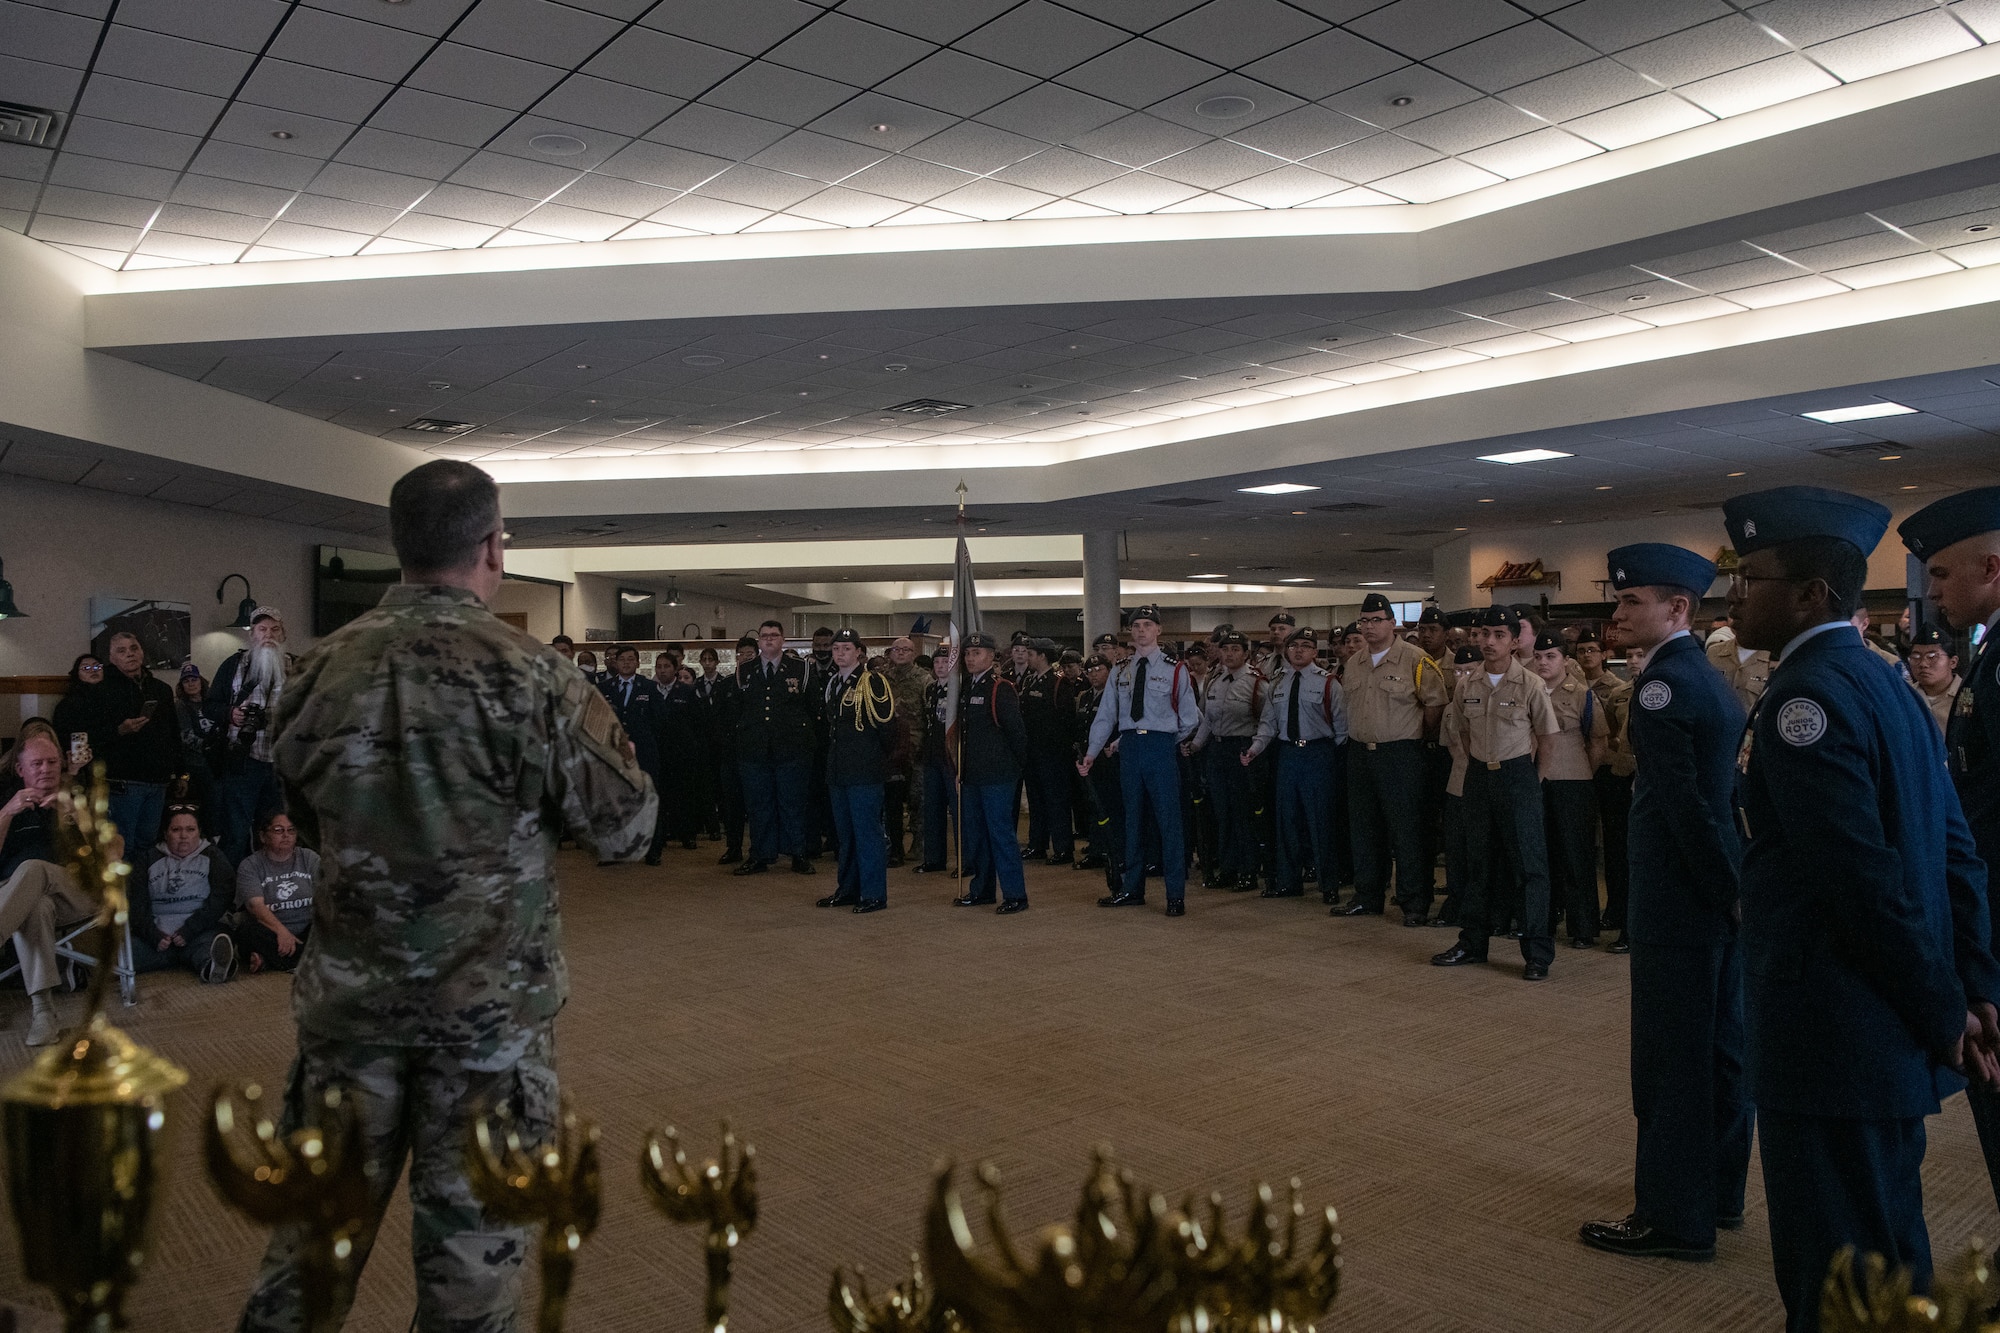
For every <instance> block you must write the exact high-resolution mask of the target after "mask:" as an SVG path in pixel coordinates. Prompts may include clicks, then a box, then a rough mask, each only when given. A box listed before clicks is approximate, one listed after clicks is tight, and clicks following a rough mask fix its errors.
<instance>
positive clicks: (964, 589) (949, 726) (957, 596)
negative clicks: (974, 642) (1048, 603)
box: [944, 482, 979, 771]
mask: <svg viewBox="0 0 2000 1333" xmlns="http://www.w3.org/2000/svg"><path fill="white" fill-rule="evenodd" d="M960 485H961V487H962V486H963V485H964V483H963V482H961V483H960ZM978 628H979V589H978V588H977V587H976V586H975V585H974V583H973V581H972V552H971V550H970V549H969V548H967V546H966V544H965V535H964V534H963V533H961V534H959V538H958V556H957V559H956V560H954V561H953V563H952V571H951V623H950V624H949V625H947V626H946V627H945V643H946V644H947V645H948V646H949V647H950V649H951V654H952V659H953V666H952V672H951V675H950V676H949V677H948V678H947V682H946V684H945V696H944V697H945V705H944V715H945V718H946V719H947V721H946V723H945V733H944V738H945V745H944V753H945V758H946V760H947V761H948V762H950V763H951V765H952V767H953V769H954V771H956V769H957V766H958V745H959V734H958V692H959V689H960V688H961V686H962V683H963V682H964V679H965V673H964V672H962V671H960V670H958V666H957V661H958V658H959V655H960V653H961V651H962V650H963V648H964V645H965V636H966V635H968V634H970V633H972V632H973V631H974V630H977V629H978Z"/></svg>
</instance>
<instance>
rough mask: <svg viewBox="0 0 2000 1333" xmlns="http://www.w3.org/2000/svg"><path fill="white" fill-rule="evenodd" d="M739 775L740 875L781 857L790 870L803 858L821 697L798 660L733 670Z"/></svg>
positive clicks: (760, 661)
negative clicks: (746, 826) (744, 822)
mask: <svg viewBox="0 0 2000 1333" xmlns="http://www.w3.org/2000/svg"><path fill="white" fill-rule="evenodd" d="M736 688H737V692H738V696H739V702H738V705H737V712H736V772H737V775H738V777H740V778H741V779H742V783H743V808H744V812H745V814H746V815H748V817H749V823H750V856H749V859H748V860H746V861H744V863H743V864H742V865H740V866H738V867H736V872H735V873H737V874H739V875H748V874H755V873H756V872H757V871H760V870H764V869H766V868H768V867H769V866H770V864H771V862H773V861H775V860H777V859H778V857H779V856H781V855H789V856H791V857H792V858H793V865H794V867H795V868H809V867H810V864H811V863H810V862H807V861H805V859H804V858H805V856H806V837H807V830H806V823H807V801H808V800H809V795H808V791H809V787H810V785H811V784H810V782H809V781H808V779H809V773H808V770H809V769H810V768H811V767H812V762H813V756H814V751H815V745H814V737H815V734H816V732H817V731H818V719H819V699H818V697H817V696H816V695H815V694H814V693H813V690H812V680H811V671H810V669H809V668H808V667H807V666H806V664H805V663H804V662H802V661H800V660H799V659H797V658H795V657H782V656H781V657H779V658H777V659H776V660H775V661H771V660H766V659H765V658H763V657H762V656H758V657H754V658H752V659H751V660H750V661H749V663H748V664H746V665H744V666H740V667H738V668H736Z"/></svg>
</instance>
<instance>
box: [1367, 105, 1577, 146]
mask: <svg viewBox="0 0 2000 1333" xmlns="http://www.w3.org/2000/svg"><path fill="white" fill-rule="evenodd" d="M1547 124H1548V122H1547V121H1544V120H1541V119H1539V118H1538V117H1535V116H1531V115H1529V114H1528V113H1527V112H1525V111H1522V110H1519V109H1518V108H1516V107H1512V106H1509V105H1508V104H1507V103H1505V102H1502V101H1500V100H1499V99H1497V98H1492V97H1486V98H1481V99H1480V100H1479V101H1477V102H1468V103H1466V104H1465V105H1464V106H1458V107H1453V108H1452V109H1451V110H1449V111H1442V112H1439V113H1438V114H1437V115H1435V116H1426V117H1424V118H1423V119H1422V120H1413V121H1411V122H1410V123H1409V124H1407V125H1404V126H1403V127H1402V128H1400V129H1399V130H1397V131H1396V132H1397V133H1398V134H1401V135H1402V136H1404V137H1405V138H1408V139H1415V140H1416V141H1417V142H1418V143H1420V144H1425V145H1427V146H1429V147H1431V148H1435V149H1437V150H1438V151H1439V152H1442V153H1461V152H1464V151H1466V150H1467V149H1471V148H1483V147H1485V146H1486V145H1487V144H1492V143H1499V142H1500V141H1502V140H1504V139H1512V138H1516V137H1518V136H1520V135H1523V134H1527V133H1529V132H1531V131H1533V130H1535V129H1538V128H1541V127H1543V126H1546V125H1547Z"/></svg>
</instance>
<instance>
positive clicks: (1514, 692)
mask: <svg viewBox="0 0 2000 1333" xmlns="http://www.w3.org/2000/svg"><path fill="white" fill-rule="evenodd" d="M1445 725H1446V726H1447V727H1450V728H1451V729H1452V730H1453V731H1454V732H1455V733H1456V734H1457V735H1458V737H1459V740H1460V742H1461V743H1462V744H1463V745H1464V746H1465V752H1466V757H1467V758H1468V759H1470V760H1471V762H1473V763H1475V764H1485V765H1486V766H1487V767H1489V768H1497V767H1498V766H1499V765H1500V764H1502V763H1504V762H1506V761H1507V760H1509V759H1519V758H1521V757H1522V756H1524V755H1531V754H1533V753H1534V752H1535V737H1537V736H1553V735H1555V734H1556V732H1558V731H1560V730H1561V727H1560V726H1559V724H1558V723H1557V722H1556V714H1555V709H1554V708H1552V707H1550V705H1549V695H1548V691H1547V690H1544V689H1543V688H1542V678H1541V677H1540V676H1537V675H1536V674H1535V673H1534V672H1532V671H1530V670H1528V669H1527V668H1526V667H1524V666H1522V665H1521V663H1520V662H1519V661H1518V660H1511V661H1509V662H1508V663H1507V671H1506V674H1504V675H1502V676H1501V677H1500V683H1499V684H1498V685H1495V684H1492V683H1491V682H1489V681H1488V679H1487V672H1486V667H1485V664H1484V663H1481V664H1480V667H1479V671H1478V673H1477V674H1476V675H1474V676H1473V678H1472V679H1471V681H1469V682H1468V683H1467V684H1466V686H1465V687H1464V688H1463V689H1462V690H1460V691H1459V693H1458V697H1457V698H1456V699H1453V700H1452V701H1451V707H1450V708H1449V709H1447V710H1446V712H1445Z"/></svg>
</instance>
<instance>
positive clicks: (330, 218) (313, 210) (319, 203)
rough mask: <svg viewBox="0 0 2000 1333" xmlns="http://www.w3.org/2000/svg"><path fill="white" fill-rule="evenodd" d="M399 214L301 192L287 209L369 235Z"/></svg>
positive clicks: (293, 216) (317, 223) (315, 222)
mask: <svg viewBox="0 0 2000 1333" xmlns="http://www.w3.org/2000/svg"><path fill="white" fill-rule="evenodd" d="M400 216H402V214H401V211H400V210H398V209H394V208H383V207H381V206H380V205H377V204H357V203H354V202H353V201H351V200H347V199H329V198H326V197H324V196H322V195H316V194H302V195H300V196H299V197H298V198H297V199H294V200H293V201H292V205H291V207H290V208H287V209H286V210H285V221H287V222H303V223H305V224H306V225H308V226H313V227H332V228H334V229H335V230H337V231H351V232H366V233H367V234H368V235H370V236H372V235H374V234H375V233H376V232H379V231H381V230H382V229H383V228H384V227H386V226H388V225H389V224H390V223H392V222H394V221H395V220H396V219H397V218H398V217H400ZM164 222H165V217H164V215H162V225H164ZM167 230H169V231H180V230H182V228H179V227H169V228H167ZM195 234H197V235H206V234H207V233H205V232H198V233H195ZM244 239H246V240H248V239H252V238H249V237H246V238H244Z"/></svg>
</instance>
